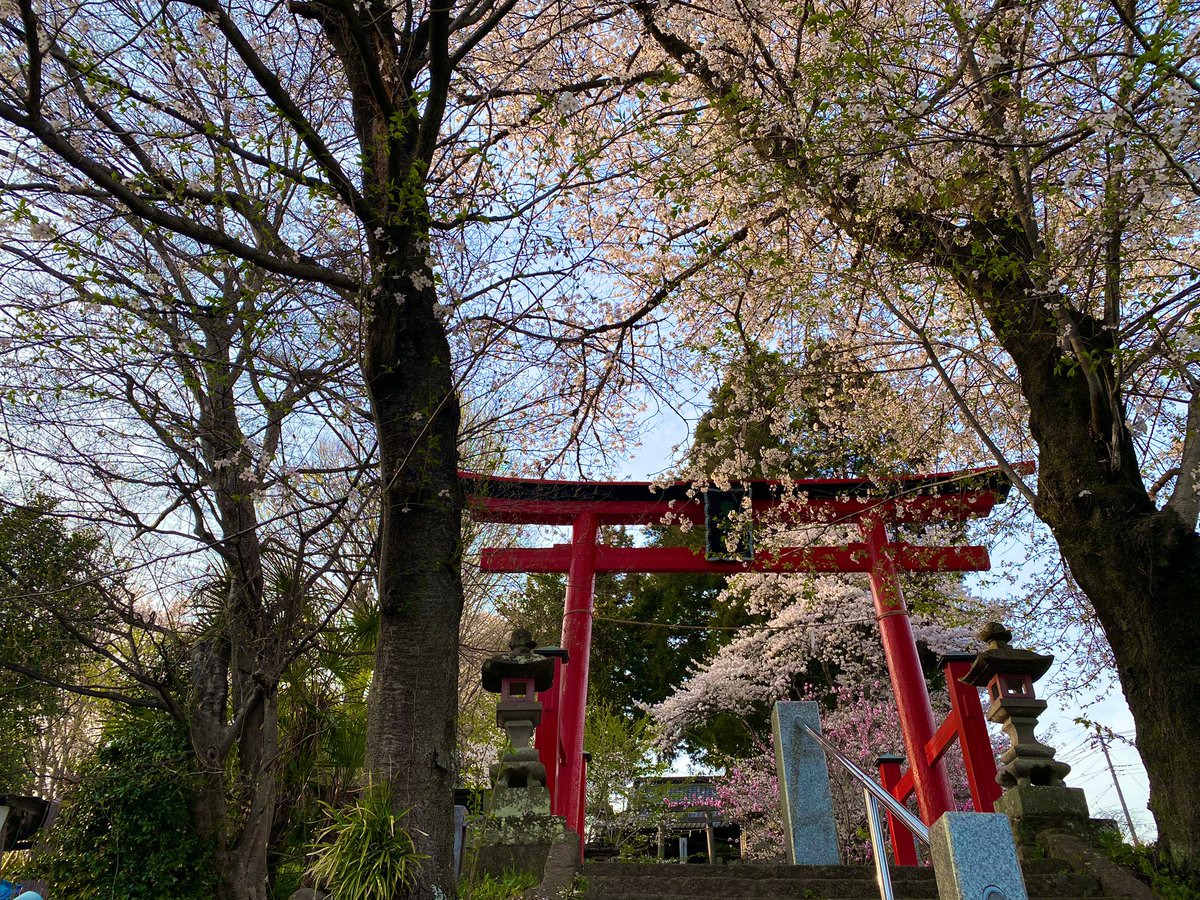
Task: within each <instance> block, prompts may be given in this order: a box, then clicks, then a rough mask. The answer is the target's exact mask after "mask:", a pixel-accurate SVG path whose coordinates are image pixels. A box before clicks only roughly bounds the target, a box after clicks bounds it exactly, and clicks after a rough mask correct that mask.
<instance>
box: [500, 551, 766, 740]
mask: <svg viewBox="0 0 1200 900" xmlns="http://www.w3.org/2000/svg"><path fill="white" fill-rule="evenodd" d="M601 539H602V540H603V541H604V542H605V543H609V544H613V545H617V546H629V545H630V544H631V540H630V538H629V536H628V535H627V534H626V533H625V532H623V531H620V530H614V531H610V532H606V533H605V534H604V535H603V537H602V538H601ZM703 542H704V534H703V532H702V531H701V530H700V529H693V530H692V531H691V532H689V533H687V534H684V533H683V532H681V531H680V530H679V529H677V528H667V529H661V530H656V531H655V532H654V534H653V535H652V543H653V544H654V545H655V546H659V547H678V546H688V547H691V548H692V549H694V550H695V549H700V548H701V547H702V546H703ZM724 584H725V580H724V579H723V578H721V577H719V576H716V575H639V574H627V575H598V576H597V577H596V599H595V615H596V618H595V621H594V623H593V625H592V653H591V663H590V667H589V678H588V697H589V703H591V702H602V703H606V704H608V705H609V706H611V707H612V708H613V709H615V710H619V711H621V712H622V713H623V714H624V715H626V716H627V717H629V718H636V717H638V716H640V715H641V713H640V711H639V709H638V704H652V703H658V702H660V701H662V700H665V699H666V698H667V697H668V696H669V695H670V693H671V691H672V690H673V689H674V688H675V687H676V686H677V685H678V684H679V683H680V682H682V681H683V679H684V677H685V676H686V675H687V672H688V670H689V668H690V667H691V666H692V665H693V664H695V663H697V662H699V661H702V660H704V659H707V658H709V657H710V656H711V655H712V654H713V653H715V652H716V650H717V649H718V648H719V647H721V646H722V645H723V644H724V643H726V642H727V641H728V640H729V638H730V636H731V635H732V631H728V630H725V629H727V628H729V627H731V626H737V625H743V624H745V623H746V622H748V621H749V617H748V616H747V615H746V613H745V611H744V610H743V609H741V607H739V606H736V605H735V606H727V605H719V604H716V603H715V600H716V598H717V595H718V594H719V593H720V591H721V589H722V588H723V587H724ZM565 590H566V586H565V579H564V578H563V577H562V576H558V575H531V576H530V577H529V580H528V582H527V587H526V594H525V596H524V597H523V598H521V600H520V602H519V603H518V604H517V605H516V607H515V608H511V609H508V610H505V612H506V613H507V614H508V616H509V618H510V619H512V620H513V621H514V622H519V623H520V624H522V625H524V626H525V627H527V628H529V629H530V630H531V631H532V632H533V634H534V637H535V638H536V639H537V640H538V641H539V642H542V643H557V641H558V638H559V634H560V630H561V628H562V614H563V598H564V594H565ZM613 620H620V621H613ZM644 623H655V624H644ZM662 626H668V627H662Z"/></svg>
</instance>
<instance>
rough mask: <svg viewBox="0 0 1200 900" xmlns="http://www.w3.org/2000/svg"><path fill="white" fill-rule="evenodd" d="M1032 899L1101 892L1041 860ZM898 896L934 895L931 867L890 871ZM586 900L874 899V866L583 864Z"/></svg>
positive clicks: (1029, 865)
mask: <svg viewBox="0 0 1200 900" xmlns="http://www.w3.org/2000/svg"><path fill="white" fill-rule="evenodd" d="M1024 869H1025V883H1026V887H1027V888H1028V889H1029V893H1030V898H1031V900H1072V898H1091V897H1104V896H1112V895H1111V894H1110V895H1106V894H1105V893H1104V890H1103V888H1102V886H1101V884H1100V881H1099V879H1098V878H1096V877H1094V876H1092V875H1081V874H1077V873H1076V872H1074V871H1073V870H1072V869H1071V867H1070V866H1069V865H1068V864H1067V863H1065V862H1062V861H1060V860H1056V859H1040V860H1031V861H1027V862H1026V863H1025V865H1024ZM891 873H892V885H893V889H894V890H895V894H896V897H897V898H903V900H907V898H911V900H922V898H936V897H937V896H938V892H937V884H936V882H935V881H934V877H933V870H932V869H929V868H908V867H906V868H893V869H892V870H891ZM582 875H583V877H584V878H585V879H586V884H585V887H584V894H583V896H584V900H656V898H662V897H666V898H675V897H679V898H683V897H688V898H696V900H776V898H778V900H819V898H839V900H877V898H878V897H879V889H878V887H876V884H875V874H874V871H873V870H872V869H869V868H866V867H864V866H775V865H753V864H739V865H728V866H705V865H680V864H678V863H620V862H605V863H586V864H585V865H584V866H583V869H582Z"/></svg>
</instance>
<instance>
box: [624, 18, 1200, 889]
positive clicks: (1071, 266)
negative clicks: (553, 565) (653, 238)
mask: <svg viewBox="0 0 1200 900" xmlns="http://www.w3.org/2000/svg"><path fill="white" fill-rule="evenodd" d="M634 7H635V9H636V11H637V14H638V15H639V17H640V19H641V30H640V33H637V32H634V33H633V35H632V36H631V37H630V46H637V47H638V48H640V49H641V50H642V51H644V52H646V53H648V54H651V55H652V53H653V51H651V50H648V49H647V41H649V42H652V44H653V45H656V46H657V48H658V50H659V51H660V52H661V53H662V54H663V57H665V59H666V60H668V61H669V62H670V64H671V65H673V66H674V67H675V71H676V72H677V73H678V76H679V77H678V80H677V81H676V82H675V83H674V84H673V85H672V87H671V91H670V96H669V97H667V98H665V99H663V98H660V99H661V100H662V103H661V106H660V107H659V114H658V118H657V120H656V121H658V122H664V121H667V120H671V121H673V122H674V123H675V124H676V125H677V126H679V130H680V131H684V130H685V128H684V125H685V124H686V125H687V128H686V130H688V131H690V135H689V137H687V138H684V139H681V140H683V141H684V142H686V144H687V145H688V146H690V147H691V149H692V156H691V157H690V162H689V165H690V166H691V167H692V170H693V172H694V173H703V174H702V175H700V177H701V178H704V179H711V180H712V185H713V187H711V188H710V189H709V190H706V192H705V193H704V194H703V195H700V196H696V195H695V194H694V193H693V194H691V195H689V194H688V191H689V190H690V188H691V186H693V185H695V184H696V183H697V181H696V180H695V179H694V178H693V179H683V178H676V179H675V184H674V189H673V190H672V189H671V185H669V184H664V183H663V182H662V181H661V180H660V181H659V182H658V185H659V187H660V188H662V189H663V190H665V191H666V193H667V195H668V196H669V200H668V201H666V202H664V204H662V205H661V206H660V207H659V208H658V209H659V214H658V219H657V220H658V221H660V222H666V221H669V219H670V216H671V215H672V214H674V210H673V208H672V207H671V204H674V206H675V207H680V208H681V209H683V212H682V213H681V215H682V217H683V218H689V217H690V218H691V219H693V220H695V219H701V218H705V219H707V220H709V221H714V222H717V223H722V230H723V232H724V233H726V234H733V233H735V231H736V229H737V228H738V227H739V226H738V224H737V223H739V222H740V223H742V224H741V226H740V227H742V228H748V229H749V234H748V237H747V238H746V239H745V240H743V241H741V242H739V244H738V245H737V248H735V249H738V250H744V251H745V252H743V253H740V254H739V253H736V252H735V253H733V254H727V256H726V265H724V266H723V268H709V269H707V270H706V271H705V272H704V273H703V275H702V277H701V281H700V284H699V285H698V286H697V287H696V288H694V289H693V290H694V291H695V292H696V293H697V294H700V293H703V294H705V295H706V297H707V299H709V300H712V301H714V302H717V303H721V304H723V305H724V306H725V307H726V308H727V309H730V308H732V310H731V311H733V312H736V314H737V315H738V321H739V322H741V323H742V324H743V326H745V327H747V328H748V329H749V330H750V332H751V333H752V334H757V335H760V336H761V337H762V338H763V339H764V340H768V341H770V342H772V346H779V347H784V348H787V347H793V348H795V347H798V346H801V344H800V343H799V342H800V341H803V340H805V339H811V338H812V337H817V338H819V339H821V340H824V341H832V342H834V344H835V346H841V347H848V348H855V353H856V355H858V356H859V357H860V358H864V359H869V360H870V361H871V365H872V368H874V369H876V370H877V371H880V372H886V373H888V374H889V376H891V377H892V378H894V380H895V383H897V384H900V385H904V386H905V389H906V390H905V393H904V394H901V393H900V392H897V393H896V395H895V396H896V397H897V398H902V402H900V403H897V404H895V407H894V409H893V418H894V419H895V420H896V421H902V420H908V421H911V420H913V419H914V418H916V416H915V415H914V413H915V410H916V409H917V408H920V409H931V410H936V411H937V418H939V419H941V421H942V422H943V423H944V426H943V427H944V428H945V430H946V431H947V433H948V434H949V435H952V436H953V437H954V439H955V441H956V442H957V448H958V449H957V450H956V451H954V452H953V454H952V455H951V456H949V457H947V458H950V459H955V460H956V461H957V462H958V463H959V464H962V463H964V462H972V461H982V460H983V459H985V458H986V457H987V456H990V457H991V458H992V459H993V460H994V461H996V462H998V463H999V464H1000V465H1001V466H1002V467H1004V468H1005V469H1006V470H1007V471H1008V472H1009V474H1010V475H1011V476H1012V477H1013V479H1014V481H1015V482H1016V484H1017V486H1018V490H1019V491H1020V492H1021V494H1022V495H1023V496H1025V497H1026V498H1027V499H1028V500H1029V501H1030V502H1031V503H1032V505H1033V509H1034V511H1035V512H1036V514H1037V515H1038V516H1039V517H1040V518H1041V519H1042V520H1043V521H1044V522H1045V523H1046V524H1047V525H1048V526H1049V528H1050V530H1051V531H1052V533H1053V534H1054V536H1055V539H1056V541H1057V544H1058V548H1059V550H1060V552H1061V554H1062V556H1063V559H1064V560H1065V562H1066V564H1067V566H1068V567H1069V570H1070V577H1071V578H1072V579H1073V581H1074V582H1075V583H1077V584H1078V586H1079V587H1080V588H1081V590H1082V592H1083V594H1084V595H1086V598H1087V601H1088V602H1089V604H1090V606H1091V607H1092V609H1094V613H1095V615H1096V617H1097V618H1098V620H1099V622H1100V623H1101V624H1102V626H1103V628H1104V631H1105V634H1106V635H1107V638H1108V641H1109V643H1110V644H1111V647H1112V652H1113V658H1114V660H1115V663H1116V668H1117V671H1118V673H1119V675H1120V679H1121V683H1122V686H1123V688H1124V691H1125V694H1126V698H1127V700H1128V701H1129V704H1130V707H1131V709H1132V710H1133V713H1134V716H1135V719H1136V721H1137V723H1138V747H1139V750H1140V751H1141V753H1142V756H1143V759H1144V760H1145V763H1146V766H1147V769H1148V771H1149V774H1150V785H1151V808H1152V810H1153V811H1154V814H1155V818H1156V821H1157V823H1158V828H1159V834H1160V836H1161V841H1162V847H1163V848H1164V849H1165V850H1166V851H1167V853H1168V854H1169V856H1170V857H1171V858H1172V859H1173V860H1174V862H1175V863H1176V864H1178V865H1179V866H1181V867H1182V868H1183V869H1185V870H1188V871H1195V870H1196V869H1197V868H1198V866H1200V864H1198V863H1197V859H1198V855H1200V844H1198V843H1197V835H1198V834H1200V818H1198V816H1200V813H1197V810H1198V809H1200V803H1197V801H1196V793H1195V792H1196V780H1195V778H1194V777H1192V773H1191V766H1190V762H1189V760H1190V759H1191V758H1192V757H1194V756H1195V753H1196V751H1197V746H1196V739H1195V738H1194V737H1192V736H1194V735H1196V734H1197V725H1198V722H1197V719H1196V715H1197V713H1196V710H1195V706H1194V704H1192V703H1191V702H1190V701H1189V699H1188V698H1189V697H1190V696H1191V695H1192V694H1194V693H1195V690H1196V680H1195V668H1194V667H1193V666H1192V665H1191V663H1190V660H1191V658H1192V656H1193V650H1192V648H1193V647H1194V646H1195V644H1196V643H1197V640H1198V639H1200V632H1197V631H1196V628H1197V627H1200V626H1198V625H1197V619H1196V616H1195V615H1194V611H1195V601H1194V598H1195V596H1196V594H1197V587H1198V585H1200V539H1198V537H1197V535H1196V523H1197V512H1198V510H1200V495H1198V494H1197V481H1196V479H1197V476H1198V474H1200V470H1198V467H1197V459H1198V454H1200V432H1198V431H1197V428H1196V427H1195V421H1196V411H1197V409H1200V401H1198V400H1197V396H1198V395H1197V393H1196V390H1195V388H1196V384H1197V381H1196V371H1195V347H1194V340H1193V332H1194V331H1195V324H1194V309H1195V307H1194V303H1195V296H1196V280H1195V275H1194V271H1195V248H1196V245H1195V240H1194V236H1195V233H1196V229H1195V211H1196V209H1197V194H1196V191H1195V180H1194V178H1195V176H1194V171H1195V167H1196V165H1197V164H1198V157H1197V151H1198V149H1200V148H1198V147H1197V144H1196V141H1195V135H1196V133H1197V132H1196V128H1195V124H1196V123H1195V115H1196V105H1195V102H1194V98H1195V91H1194V85H1195V76H1194V74H1193V73H1194V67H1195V63H1194V53H1195V46H1194V45H1195V36H1194V29H1193V27H1192V24H1191V23H1192V22H1193V21H1194V16H1195V10H1194V9H1193V8H1192V7H1191V6H1190V5H1188V4H1184V5H1183V6H1171V7H1169V8H1167V7H1152V6H1145V5H1139V4H1132V3H1120V2H1115V3H1113V4H1111V5H1108V6H1106V7H1102V8H1100V9H1094V8H1092V7H1090V6H1087V5H1084V4H1073V3H1068V4H1056V5H1050V6H1048V5H1035V6H1028V5H1021V4H1014V3H1008V2H1004V0H1000V2H995V3H951V4H937V3H926V2H923V0H895V2H887V3H883V4H874V5H869V6H864V5H861V4H854V3H843V2H829V3H824V2H814V3H806V4H802V5H801V6H799V7H788V6H786V5H783V6H777V5H772V4H771V3H765V4H764V3H761V2H753V3H741V2H731V3H728V4H719V5H716V6H706V7H704V8H702V9H701V8H696V7H694V6H692V5H688V4H672V3H666V4H652V3H636V4H634ZM672 117H673V118H672ZM656 171H657V172H658V173H659V175H661V173H662V171H663V170H661V169H660V170H656ZM684 196H690V197H691V199H692V200H693V203H692V210H691V211H690V212H689V211H688V210H687V209H686V208H685V207H682V206H681V204H680V199H679V198H681V197H684ZM706 201H707V202H706ZM697 207H704V209H703V210H697ZM713 209H720V210H722V213H721V214H720V215H718V214H717V213H715V212H713V211H711V210H713ZM724 223H728V224H724ZM718 240H719V237H718V236H717V235H715V234H710V235H709V236H708V238H707V241H706V243H705V245H704V246H703V247H702V248H701V249H699V250H697V252H695V253H692V254H688V253H686V252H684V253H681V255H680V258H679V260H678V263H677V264H676V265H675V268H674V271H676V272H682V271H683V270H684V269H685V268H686V267H687V266H688V265H691V263H689V262H688V260H689V259H691V260H695V259H697V258H699V257H701V256H702V255H703V254H704V253H705V252H706V251H707V248H708V247H709V246H711V245H712V244H714V243H716V242H718ZM722 285H724V287H723V288H722ZM684 290H685V291H687V290H688V289H687V288H685V289H684ZM971 444H974V449H972V448H971ZM1026 455H1036V458H1037V462H1038V466H1039V470H1038V475H1037V478H1036V480H1030V481H1029V482H1026V481H1025V480H1024V479H1021V478H1019V477H1017V474H1016V472H1015V471H1013V469H1012V467H1011V463H1012V461H1014V460H1016V459H1020V458H1021V457H1022V456H1026Z"/></svg>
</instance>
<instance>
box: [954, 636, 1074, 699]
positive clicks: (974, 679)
mask: <svg viewBox="0 0 1200 900" xmlns="http://www.w3.org/2000/svg"><path fill="white" fill-rule="evenodd" d="M977 637H978V638H979V639H980V640H981V641H984V642H986V643H987V649H986V650H983V651H981V652H980V653H978V654H977V655H976V656H975V662H973V663H971V668H970V670H969V671H968V672H967V674H966V675H965V676H964V677H963V679H962V680H963V683H964V684H969V685H972V686H974V687H985V686H986V685H987V683H988V682H989V681H991V680H992V679H993V678H995V677H996V676H997V675H1028V676H1029V677H1030V679H1031V680H1032V681H1037V680H1038V679H1039V678H1041V677H1042V676H1043V675H1045V674H1046V672H1047V671H1049V669H1050V666H1052V665H1053V664H1054V657H1053V656H1052V655H1050V654H1043V653H1034V652H1033V651H1032V650H1020V649H1018V648H1016V647H1013V646H1011V645H1010V644H1009V643H1008V642H1009V641H1011V640H1012V632H1011V631H1009V630H1008V628H1006V627H1005V626H1004V625H1002V624H1000V623H999V622H988V623H987V624H986V625H984V626H983V628H982V629H981V630H980V632H979V634H978V635H977Z"/></svg>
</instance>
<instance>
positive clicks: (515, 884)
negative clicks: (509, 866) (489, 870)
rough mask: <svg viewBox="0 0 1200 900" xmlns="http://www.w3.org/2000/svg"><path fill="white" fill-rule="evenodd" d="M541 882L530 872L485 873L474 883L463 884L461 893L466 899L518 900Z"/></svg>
mask: <svg viewBox="0 0 1200 900" xmlns="http://www.w3.org/2000/svg"><path fill="white" fill-rule="evenodd" d="M540 883H541V882H540V881H539V879H538V877H537V876H536V875H534V874H532V873H530V872H505V873H504V874H503V875H484V876H483V878H482V879H481V880H480V881H477V882H475V883H474V884H467V885H463V886H462V887H461V888H460V891H459V893H460V894H461V895H462V897H463V898H464V900H517V898H518V897H520V896H521V895H522V894H523V893H525V892H526V891H527V890H529V889H530V888H535V887H537V886H538V884H540Z"/></svg>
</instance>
